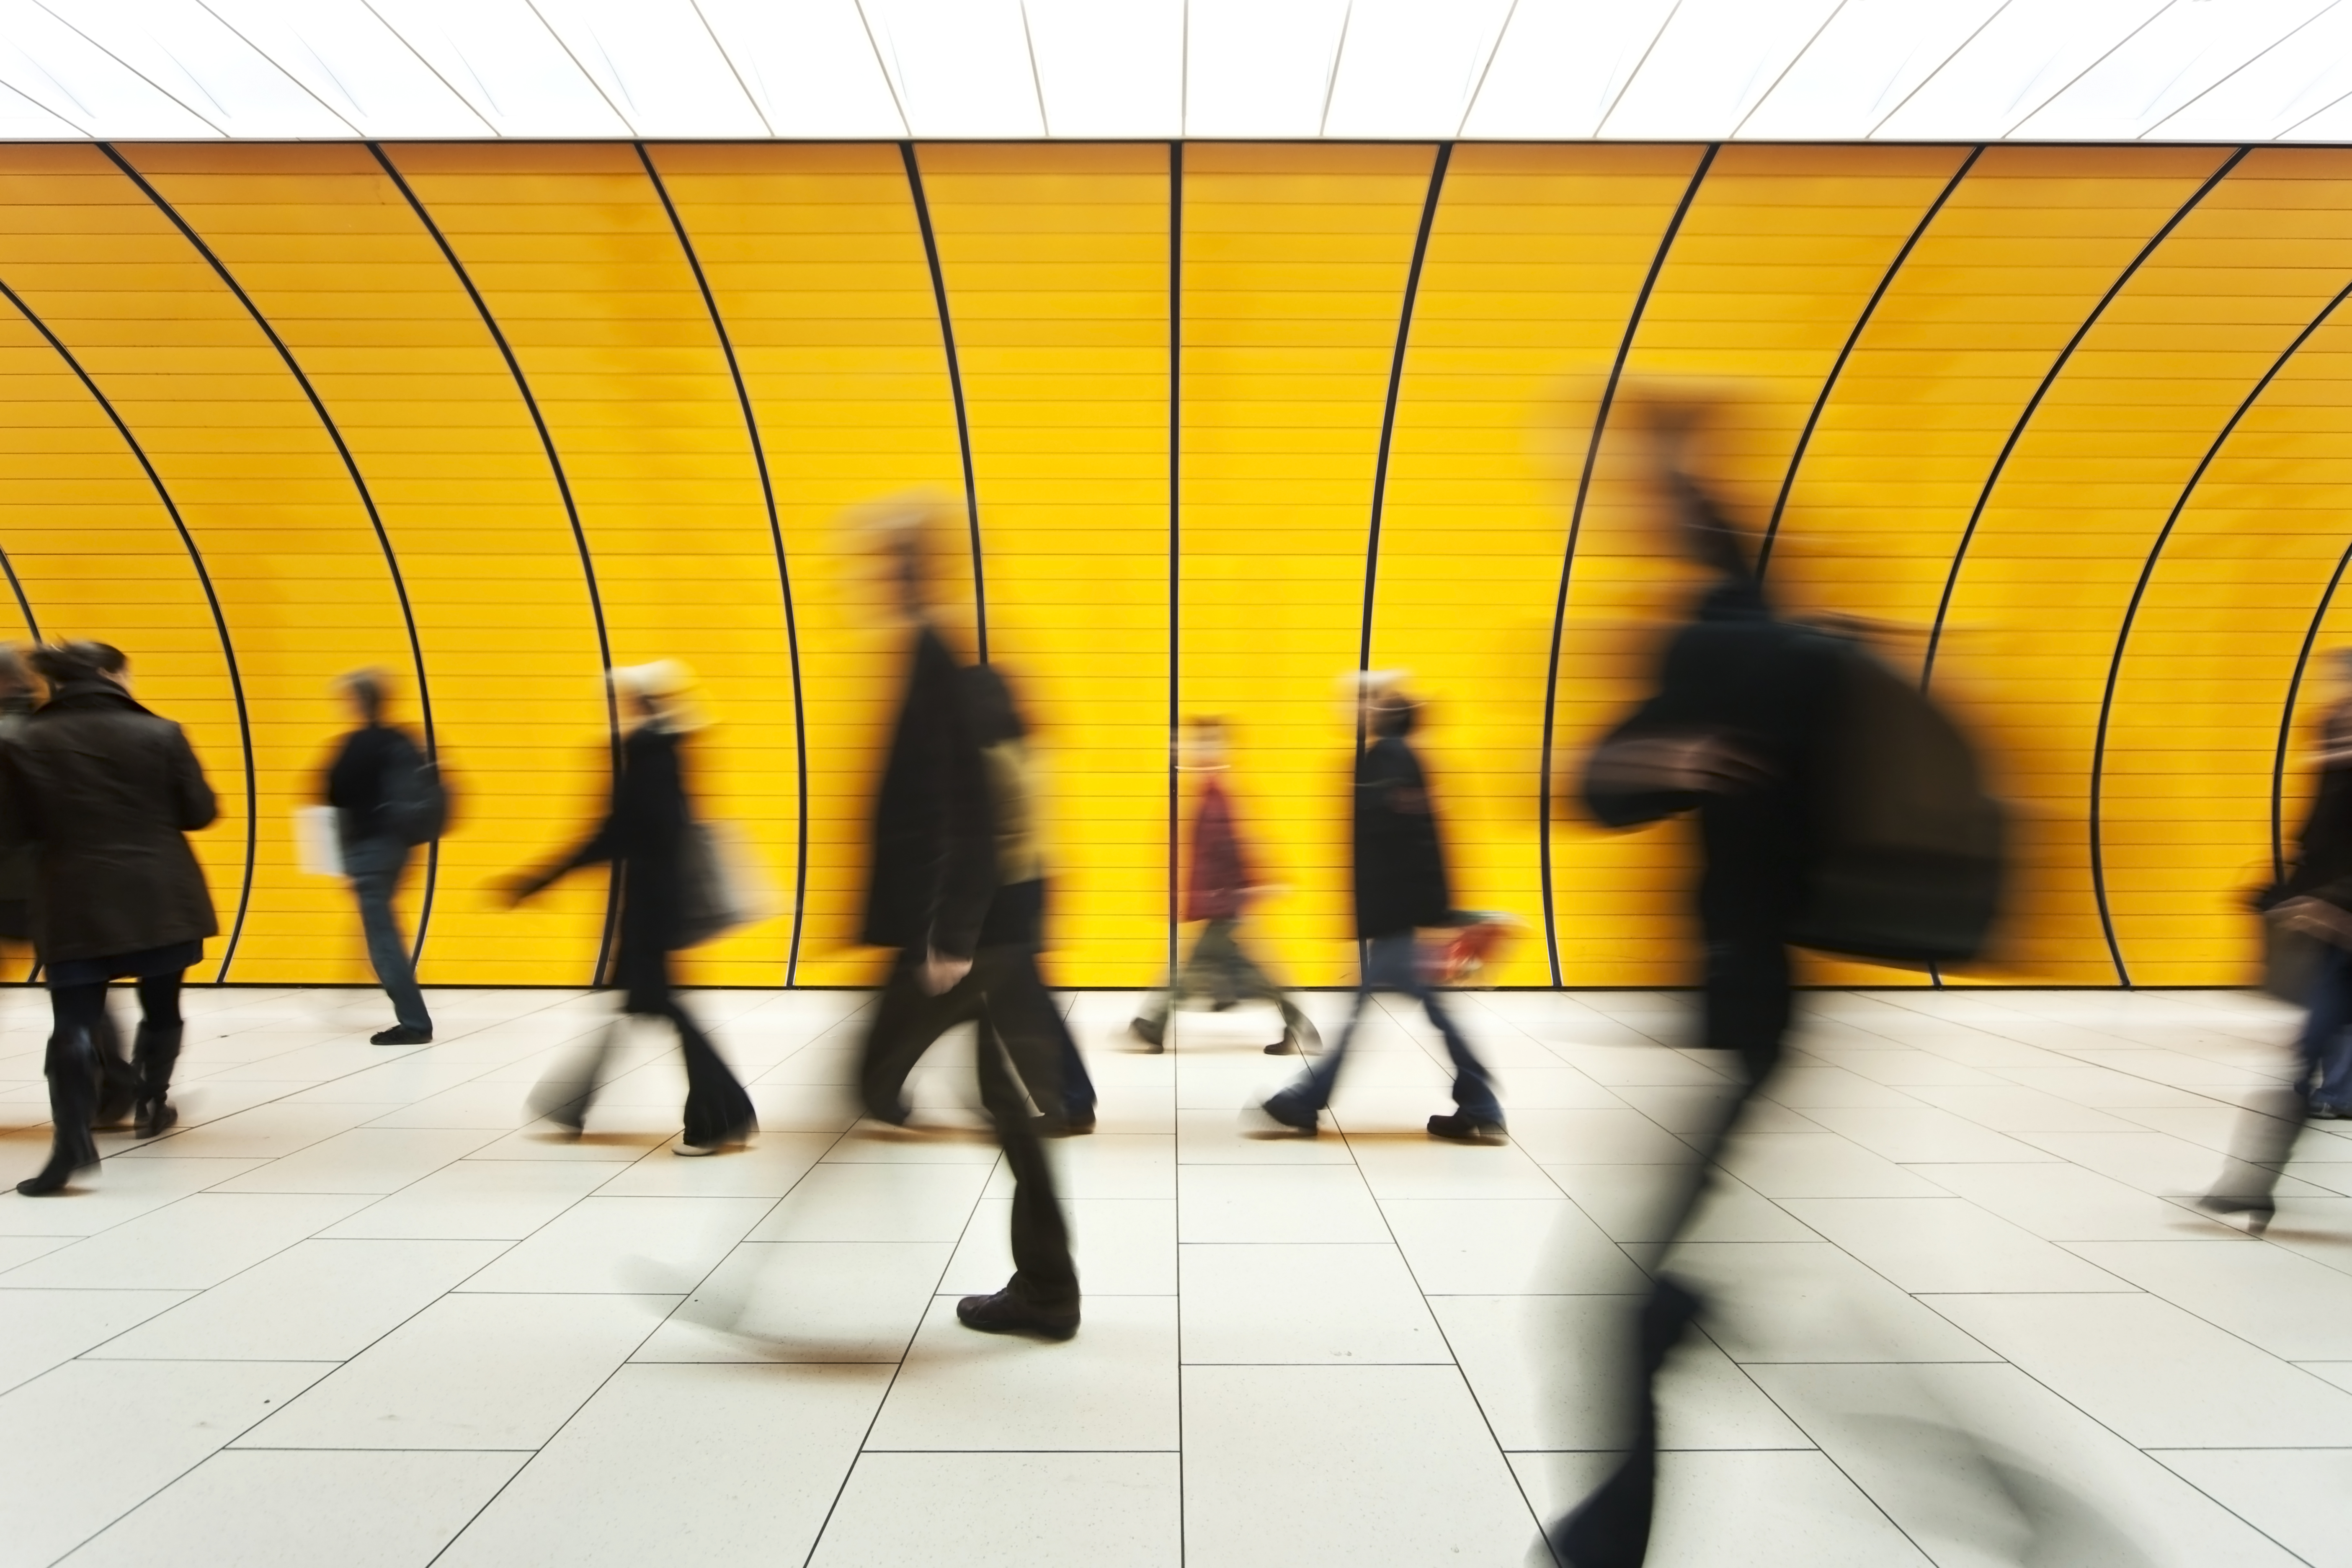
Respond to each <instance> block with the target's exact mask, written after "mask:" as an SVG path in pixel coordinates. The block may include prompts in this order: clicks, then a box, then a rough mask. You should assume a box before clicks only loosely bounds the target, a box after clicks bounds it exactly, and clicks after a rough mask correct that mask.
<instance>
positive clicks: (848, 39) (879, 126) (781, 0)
mask: <svg viewBox="0 0 2352 1568" xmlns="http://www.w3.org/2000/svg"><path fill="white" fill-rule="evenodd" d="M696 9H697V10H698V11H699V12H700V13H701V15H702V17H703V20H704V21H706V22H707V23H709V26H710V31H711V33H712V35H713V36H714V37H717V38H718V40H719V47H721V48H722V49H724V50H725V51H726V54H727V58H728V60H729V62H730V64H731V65H732V66H733V67H734V69H735V74H736V76H737V77H738V78H739V79H740V80H741V82H742V84H743V88H744V90H745V91H747V92H749V93H750V94H751V100H752V101H753V102H754V103H755V104H757V105H758V106H759V110H760V118H761V120H762V121H765V122H766V124H767V125H768V127H769V130H770V132H771V133H772V134H774V135H777V136H788V137H809V138H817V139H825V138H866V137H900V136H904V135H906V134H907V121H906V120H905V118H904V117H903V116H902V115H901V114H900V113H899V112H898V96H897V92H896V89H894V88H893V87H892V86H891V82H890V79H889V78H888V77H887V76H885V75H884V74H883V71H882V60H881V57H880V56H878V55H877V53H876V52H875V47H874V38H873V35H872V34H871V33H870V32H868V31H867V29H866V18H865V16H864V14H863V13H861V12H860V11H859V10H858V8H857V0H696ZM652 134H655V135H665V134H667V132H659V131H656V132H652Z"/></svg>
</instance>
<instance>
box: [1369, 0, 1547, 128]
mask: <svg viewBox="0 0 2352 1568" xmlns="http://www.w3.org/2000/svg"><path fill="white" fill-rule="evenodd" d="M1508 15H1510V0H1449V3H1448V4H1445V5H1429V4H1427V3H1426V0H1355V4H1354V5H1352V6H1351V7H1350V8H1349V13H1348V31H1347V36H1346V37H1345V38H1343V39H1342V40H1341V41H1340V45H1339V68H1338V71H1337V73H1336V74H1335V76H1334V77H1333V79H1332V83H1331V108H1330V112H1329V113H1328V114H1327V115H1325V117H1324V121H1323V132H1324V134H1325V135H1327V136H1363V137H1382V136H1420V137H1428V138H1431V139H1443V138H1446V137H1452V136H1457V135H1459V134H1461V132H1462V120H1463V116H1464V115H1465V114H1466V113H1468V112H1469V109H1470V95H1471V94H1472V93H1473V92H1474V91H1475V90H1476V89H1477V86H1478V79H1479V78H1481V77H1482V76H1484V75H1485V74H1486V65H1487V62H1488V61H1489V60H1491V59H1492V58H1494V54H1495V45H1496V41H1497V38H1498V36H1499V34H1500V33H1501V30H1502V26H1503V19H1504V18H1505V17H1506V16H1508Z"/></svg>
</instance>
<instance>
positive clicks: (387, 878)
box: [324, 669, 448, 1046]
mask: <svg viewBox="0 0 2352 1568" xmlns="http://www.w3.org/2000/svg"><path fill="white" fill-rule="evenodd" d="M336 685H337V687H338V688H339V689H341V693H342V696H343V700H345V701H346V702H348V703H349V704H350V705H351V709H352V715H353V717H355V718H357V719H358V720H359V728H357V729H355V730H353V731H351V733H349V734H347V735H345V736H344V737H343V741H342V744H341V746H340V747H338V748H337V749H336V752H335V757H334V761H333V762H331V763H329V764H328V766H327V773H326V779H325V788H324V793H325V795H326V798H327V804H328V805H331V806H333V807H334V808H335V828H336V835H337V837H338V838H339V839H340V841H341V847H342V852H343V874H344V875H345V876H346V877H348V878H350V879H351V883H352V895H353V897H355V898H356V899H357V900H359V906H360V929H361V931H363V932H365V933H366V936H367V950H368V962H369V963H371V964H373V966H374V967H375V977H376V982H377V984H381V985H382V986H383V991H384V994H385V995H387V996H389V997H391V998H392V1012H393V1026H392V1027H391V1028H389V1029H380V1030H378V1031H377V1032H376V1033H374V1034H373V1035H371V1036H369V1037H368V1040H369V1043H370V1044H372V1045H378V1046H422V1045H426V1044H429V1043H430V1042H431V1041H432V1038H433V1015H432V1014H431V1013H429V1012H427V1011H425V993H424V992H422V991H421V990H419V989H417V985H416V968H415V963H414V962H413V961H412V960H411V958H410V956H409V951H408V939H407V938H406V937H405V936H404V935H403V934H402V932H401V929H400V917H399V916H398V915H397V914H396V913H394V910H393V907H392V900H393V898H394V895H395V894H396V893H398V892H399V890H400V879H401V878H402V877H403V876H404V875H405V874H406V872H407V870H408V858H409V855H410V853H411V852H412V851H414V850H415V848H416V847H417V846H419V845H421V844H430V843H431V842H432V841H433V840H434V839H436V838H438V837H440V836H441V830H442V828H443V826H445V825H446V817H447V815H448V808H447V803H446V799H447V797H446V795H445V794H444V793H443V789H442V784H441V773H440V768H439V767H438V765H437V764H436V763H435V762H434V761H433V760H432V759H430V758H428V757H426V756H425V752H424V751H423V750H422V749H421V748H419V747H418V745H417V744H416V742H415V741H413V740H411V739H410V738H409V735H408V732H407V731H405V730H403V729H401V728H399V727H398V726H396V725H393V724H387V723H385V722H384V721H383V708H384V678H383V671H381V670H374V669H362V670H355V671H353V672H352V674H350V675H346V676H344V677H343V678H342V679H341V680H339V681H338V682H336Z"/></svg>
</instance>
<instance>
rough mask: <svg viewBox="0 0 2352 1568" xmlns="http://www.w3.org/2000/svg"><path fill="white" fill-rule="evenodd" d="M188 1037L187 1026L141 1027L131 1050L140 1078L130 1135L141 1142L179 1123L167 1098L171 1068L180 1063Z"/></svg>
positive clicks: (158, 1025) (169, 1088) (178, 1116)
mask: <svg viewBox="0 0 2352 1568" xmlns="http://www.w3.org/2000/svg"><path fill="white" fill-rule="evenodd" d="M185 1033H187V1026H186V1025H184V1024H142V1025H140V1026H139V1037H138V1040H137V1042H136V1043H135V1044H133V1045H132V1047H131V1066H132V1068H135V1069H136V1070H137V1072H138V1074H139V1112H138V1120H137V1121H135V1122H133V1123H132V1126H131V1131H133V1132H134V1133H136V1134H137V1135H138V1136H139V1137H142V1138H152V1137H154V1136H155V1135H156V1134H157V1133H159V1132H161V1131H163V1130H164V1129H166V1128H168V1127H170V1126H171V1125H172V1123H173V1122H174V1121H178V1120H179V1119H180V1113H179V1111H178V1110H175V1109H173V1105H172V1102H171V1101H170V1100H166V1099H165V1098H164V1096H165V1095H166V1094H167V1093H169V1092H170V1090H171V1088H172V1066H173V1063H175V1062H177V1061H178V1060H179V1059H180V1037H181V1036H183V1035H184V1034H185Z"/></svg>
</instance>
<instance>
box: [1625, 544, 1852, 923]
mask: <svg viewBox="0 0 2352 1568" xmlns="http://www.w3.org/2000/svg"><path fill="white" fill-rule="evenodd" d="M1842 657H1843V655H1842V650H1841V649H1840V647H1839V646H1838V644H1837V643H1836V642H1834V641H1833V640H1832V639H1831V638H1830V637H1826V636H1824V635H1822V633H1820V632H1816V631H1813V630H1811V629H1810V628H1808V627H1805V626H1796V625H1793V624H1791V623H1790V622H1787V621H1780V620H1775V619H1774V618H1773V617H1772V615H1771V612H1770V610H1769V608H1768V607H1767V605H1766V604H1765V600H1764V597H1763V595H1762V593H1761V592H1760V591H1759V589H1757V588H1756V587H1755V585H1754V584H1751V583H1747V582H1731V583H1727V584H1723V585H1722V586H1720V587H1717V589H1715V590H1714V591H1713V592H1712V593H1710V594H1708V595H1707V596H1706V599H1704V600H1703V601H1701V603H1700V605H1699V613H1698V616H1697V618H1696V620H1694V621H1693V622H1692V623H1691V624H1690V625H1688V626H1685V627H1684V628H1683V629H1682V630H1681V631H1680V632H1678V633H1676V634H1675V639H1674V641H1673V642H1672V643H1671V644H1669V645H1668V647H1667V648H1666V657H1665V661H1664V668H1662V669H1661V671H1660V673H1659V678H1658V689H1657V693H1656V695H1654V696H1653V697H1652V698H1651V699H1650V700H1648V701H1646V702H1644V703H1643V704H1642V706H1641V707H1640V708H1639V709H1638V710H1635V711H1634V713H1633V716H1632V717H1631V718H1629V719H1627V720H1626V721H1624V722H1623V723H1622V724H1620V725H1619V726H1618V727H1617V729H1616V731H1614V732H1613V733H1612V734H1611V735H1610V737H1609V741H1608V742H1602V748H1601V749H1603V750H1605V749H1606V747H1607V745H1608V744H1609V742H1614V741H1619V740H1629V739H1633V738H1636V737H1639V736H1643V735H1658V734H1696V733H1701V732H1706V733H1714V734H1717V735H1721V736H1723V737H1725V738H1727V739H1728V740H1729V741H1731V742H1733V743H1734V744H1735V745H1737V746H1738V748H1739V749H1740V750H1741V751H1742V752H1746V753H1748V755H1749V756H1751V757H1752V758H1753V759H1754V760H1755V761H1756V762H1757V763H1760V764H1761V765H1762V768H1763V771H1764V773H1766V775H1767V777H1766V778H1765V779H1764V780H1763V781H1762V782H1761V783H1760V784H1758V785H1756V786H1755V787H1753V788H1750V789H1746V790H1742V791H1740V792H1738V793H1737V794H1729V795H1718V794H1711V793H1710V794H1677V793H1675V792H1671V791H1633V790H1621V789H1612V788H1609V787H1606V786H1596V785H1595V784H1592V783H1591V781H1588V782H1587V784H1586V787H1585V792H1584V799H1585V805H1587V807H1588V808H1589V809H1590V810H1591V813H1592V815H1593V816H1595V817H1598V818H1599V819H1600V820H1601V822H1603V823H1605V824H1607V825H1608V826H1612V827H1628V826H1633V825H1634V824H1637V823H1643V822H1653V821H1655V820H1656V819H1658V818H1659V817H1662V816H1672V815H1674V814H1675V813H1676V812H1683V811H1689V810H1692V809H1694V808H1696V810H1697V812H1698V826H1699V838H1700V840H1701V842H1702V844H1703V845H1704V847H1705V848H1706V872H1705V874H1704V875H1703V876H1702V878H1701V879H1700V881H1699V895H1698V904H1699V909H1698V913H1699V923H1700V926H1701V928H1702V929H1703V930H1704V931H1706V934H1707V935H1709V936H1711V937H1717V938H1724V937H1732V936H1748V935H1754V936H1759V937H1764V938H1777V937H1779V936H1780V934H1781V933H1783V932H1785V931H1787V930H1788V929H1789V927H1790V925H1791V924H1792V923H1793V922H1794V921H1796V919H1797V918H1798V916H1799V914H1800V913H1801V910H1803V907H1804V903H1805V899H1806V896H1807V892H1808V884H1807V876H1808V872H1809V870H1810V868H1811V863H1812V859H1813V855H1812V847H1811V840H1812V837H1813V828H1812V822H1813V818H1814V813H1815V810H1816V805H1817V803H1816V801H1815V791H1816V789H1817V787H1818V784H1819V781H1818V779H1817V778H1816V776H1815V775H1816V773H1818V771H1819V767H1820V764H1821V760H1822V752H1823V750H1824V738H1825V735H1826V734H1827V732H1828V730H1829V728H1830V726H1831V725H1832V723H1833V722H1834V721H1835V719H1836V714H1837V709H1836V704H1837V697H1838V691H1839V676H1840V670H1841V668H1842V667H1841V664H1840V662H1839V661H1840V659H1841V658H1842ZM1598 754H1599V752H1595V755H1596V756H1597V755H1598Z"/></svg>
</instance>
